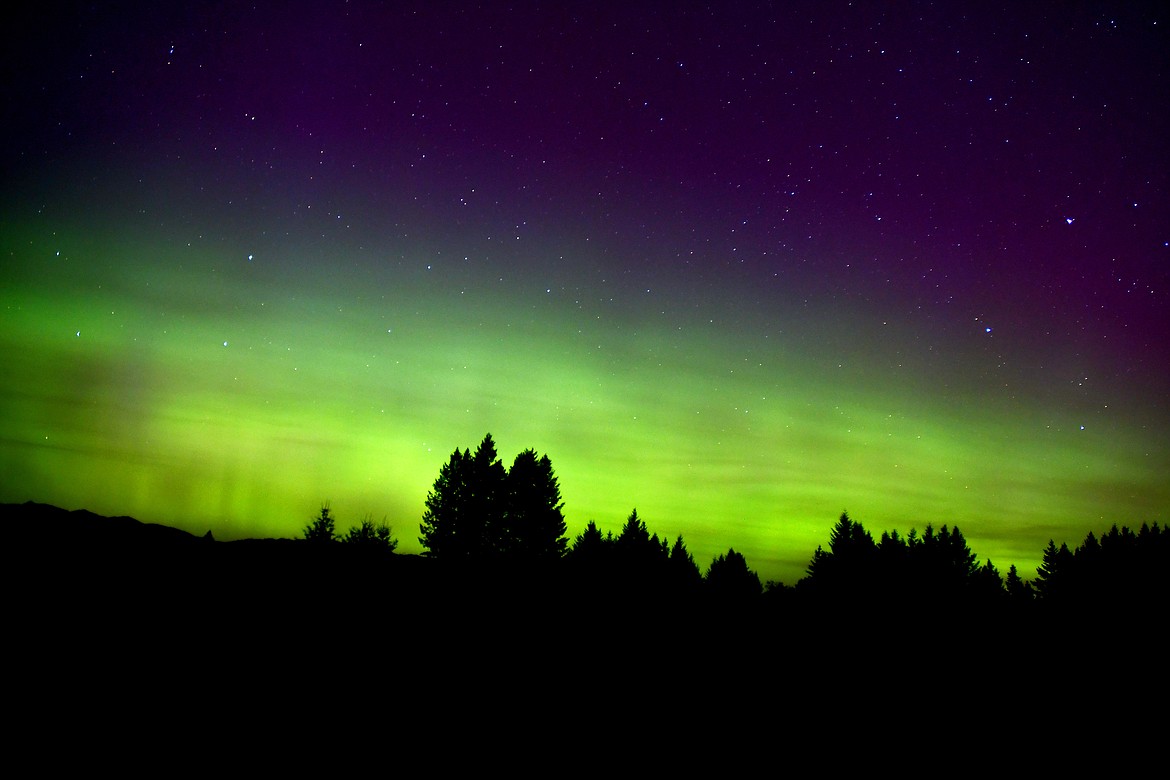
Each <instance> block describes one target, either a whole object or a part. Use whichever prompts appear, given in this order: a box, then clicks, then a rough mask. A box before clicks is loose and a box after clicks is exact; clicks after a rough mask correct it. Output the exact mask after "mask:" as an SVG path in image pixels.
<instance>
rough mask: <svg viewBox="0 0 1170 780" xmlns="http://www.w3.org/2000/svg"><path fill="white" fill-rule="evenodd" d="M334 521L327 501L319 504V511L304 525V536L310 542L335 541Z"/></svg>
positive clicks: (324, 542)
mask: <svg viewBox="0 0 1170 780" xmlns="http://www.w3.org/2000/svg"><path fill="white" fill-rule="evenodd" d="M335 526H336V523H335V521H334V519H333V514H332V513H331V511H330V509H329V502H328V501H326V502H325V503H324V504H322V505H321V511H320V512H319V513H318V514H317V516H316V517H315V518H313V521H312V522H311V523H309V524H308V525H307V526H306V527H305V531H304V536H305V539H307V540H308V541H310V542H314V543H316V544H326V543H329V542H335V541H337V532H336V528H335Z"/></svg>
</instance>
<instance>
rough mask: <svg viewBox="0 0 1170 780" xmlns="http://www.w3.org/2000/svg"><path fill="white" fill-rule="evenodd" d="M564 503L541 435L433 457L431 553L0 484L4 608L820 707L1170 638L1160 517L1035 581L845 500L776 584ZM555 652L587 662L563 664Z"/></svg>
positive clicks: (331, 661) (93, 644)
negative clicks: (702, 688) (685, 684)
mask: <svg viewBox="0 0 1170 780" xmlns="http://www.w3.org/2000/svg"><path fill="white" fill-rule="evenodd" d="M562 506H563V504H562V502H561V496H560V487H559V484H558V481H557V478H556V475H555V473H554V471H553V469H552V464H551V461H550V459H549V458H548V457H547V456H539V455H537V453H536V452H535V451H534V450H525V451H524V452H522V453H520V454H519V455H518V456H517V457H516V458H515V460H514V461H513V463H512V465H511V467H509V468H505V467H504V465H503V463H502V461H501V460H500V459H499V457H498V455H497V454H496V452H495V445H494V442H493V441H492V439H491V436H490V435H488V436H487V437H485V439H484V440H483V442H481V444H480V445H479V447H478V448H477V449H476V450H475V451H474V452H472V451H470V450H466V449H465V450H458V449H457V450H455V452H454V453H452V455H451V456H450V458H449V459H448V461H447V462H446V463H445V464H443V466H442V467H441V468H440V474H439V476H438V478H437V479H436V481H435V483H434V486H433V489H432V490H431V491H430V493H429V494H428V496H427V497H426V500H425V502H424V511H423V514H422V518H421V522H420V524H419V533H420V541H421V542H422V543H423V545H424V547H425V552H424V553H423V554H422V555H414V554H402V553H399V552H398V551H397V550H396V547H397V540H396V539H394V538H393V535H392V534H393V531H392V529H391V527H390V525H389V524H388V523H387V522H386V521H385V520H384V521H382V522H381V523H376V522H375V521H374V520H373V519H372V518H369V517H367V518H364V519H362V520H361V521H360V522H359V523H358V524H356V525H354V526H352V527H350V528H349V530H348V531H345V532H342V531H339V529H338V524H337V518H336V516H335V515H334V512H333V508H332V507H331V506H330V505H329V504H324V505H322V506H321V507H320V511H319V512H318V513H317V514H316V515H312V516H309V518H308V523H307V525H306V526H305V527H304V529H303V531H302V533H301V538H298V539H244V540H237V541H217V540H215V539H213V538H212V537H211V534H210V532H209V533H208V534H206V535H205V536H202V537H200V536H196V535H193V534H189V533H187V532H185V531H181V530H178V529H174V528H170V527H167V526H163V525H152V524H144V523H140V522H138V521H136V520H134V519H131V518H128V517H116V518H107V517H99V516H97V515H94V514H92V513H89V512H87V511H84V510H77V511H67V510H64V509H59V508H56V507H51V506H47V505H43V504H36V503H32V502H29V503H25V504H8V505H3V507H2V512H3V515H4V517H5V521H4V522H5V538H6V539H7V544H6V545H5V547H4V550H3V554H4V558H5V567H4V577H5V580H6V582H5V586H6V588H7V592H8V593H9V594H13V595H14V596H15V598H13V599H11V602H12V608H11V609H10V611H9V614H8V617H7V621H8V622H7V625H8V627H9V629H10V630H12V631H14V634H13V635H15V636H20V637H22V638H24V639H23V641H26V646H27V647H28V648H29V652H32V653H34V654H36V655H37V658H38V660H41V661H43V659H44V658H56V657H58V656H60V655H61V654H63V653H66V650H65V649H64V648H76V647H77V646H78V645H79V643H80V644H81V646H84V647H86V648H88V649H89V651H98V650H100V649H101V648H105V649H106V650H107V651H109V649H110V648H120V651H119V652H121V653H127V654H132V655H133V656H134V657H135V658H140V657H141V654H142V652H143V651H142V650H141V648H143V647H146V648H150V652H154V653H161V654H162V655H161V656H159V657H161V658H164V659H171V660H172V661H173V660H174V659H183V662H185V663H187V664H192V663H193V664H196V665H198V664H205V663H213V662H214V663H217V664H222V663H227V661H225V660H224V658H225V656H224V652H225V650H224V648H248V655H247V657H246V658H243V657H240V658H236V657H235V656H231V655H229V656H226V657H228V658H232V659H234V660H232V661H231V663H232V664H247V663H254V662H255V661H254V659H256V658H263V659H265V661H264V663H266V664H270V665H271V664H277V665H278V667H279V668H283V669H285V670H286V673H287V674H290V675H293V676H294V677H296V676H299V675H309V676H310V677H311V676H312V675H314V674H318V673H320V674H322V675H325V676H324V677H321V678H320V679H321V680H322V681H324V680H327V679H333V677H332V675H334V674H342V675H350V676H351V677H352V679H350V682H349V683H348V684H351V685H358V684H359V682H358V681H361V680H365V681H367V682H365V683H360V684H362V685H365V684H371V685H375V684H376V685H378V686H382V687H383V688H384V687H385V686H388V685H390V681H389V680H388V679H385V678H383V677H381V676H380V675H381V674H382V673H381V672H379V669H380V668H381V667H380V666H379V664H378V663H376V662H375V661H374V660H372V659H373V656H371V655H370V654H371V653H373V652H375V651H374V650H372V648H397V652H400V653H409V657H410V658H411V659H420V660H418V661H417V663H418V664H419V665H418V666H417V679H413V680H411V681H409V682H410V684H415V685H418V686H421V687H427V686H431V685H434V684H439V683H440V682H443V684H448V683H449V682H450V680H451V679H457V680H459V681H460V684H461V685H464V686H472V687H477V686H484V685H490V686H495V687H494V688H493V695H505V694H506V693H507V689H508V686H527V690H529V691H532V690H539V691H545V690H546V688H547V686H549V685H552V684H553V683H552V682H551V678H546V677H545V676H544V675H545V672H547V671H549V670H551V669H554V668H555V674H556V675H557V677H556V679H557V680H558V682H556V683H555V685H554V688H555V689H556V690H561V689H564V690H569V691H572V692H574V693H575V695H578V696H594V695H600V694H597V693H596V691H598V690H604V691H607V692H608V693H607V695H609V696H614V697H616V696H623V695H625V692H626V691H628V690H629V689H631V687H632V688H633V689H637V690H642V691H645V690H646V688H647V686H651V687H653V688H654V690H656V691H657V690H658V688H659V686H660V685H665V684H667V682H666V681H668V680H670V679H689V680H692V681H696V683H695V684H698V683H697V681H698V680H706V681H707V682H708V683H709V684H710V685H714V686H727V685H733V686H741V688H742V691H741V693H742V692H746V691H748V690H755V689H756V688H757V687H758V686H760V685H766V686H780V685H786V686H788V688H786V689H785V690H786V692H787V693H786V695H797V694H799V696H801V697H805V698H807V699H808V702H816V705H815V706H817V707H822V708H825V712H826V713H828V711H829V709H830V708H831V707H832V706H834V705H832V701H833V700H832V699H829V698H825V696H827V694H826V692H825V690H822V688H823V686H824V685H826V684H827V683H826V680H831V681H833V682H832V683H831V685H832V686H836V688H834V690H838V689H839V690H838V693H840V695H847V696H850V697H856V696H859V695H862V692H864V695H865V696H869V697H875V696H876V697H878V698H877V699H874V701H878V700H881V701H885V700H887V699H890V698H891V697H894V698H896V697H898V696H903V695H905V693H906V690H907V689H908V688H909V689H913V690H915V691H916V692H917V693H918V694H919V695H923V696H936V695H938V696H943V695H944V694H942V693H939V692H937V691H935V689H934V683H932V682H931V681H930V679H931V678H930V677H929V676H925V677H924V676H922V675H918V674H909V673H908V672H906V671H905V670H906V668H907V664H910V663H912V660H911V659H915V658H917V659H922V658H926V657H930V658H934V659H937V660H939V661H940V662H945V663H946V664H947V665H949V666H951V667H952V668H953V669H954V670H956V673H957V670H962V674H963V675H966V676H968V677H970V676H971V675H975V677H971V679H976V678H978V677H979V675H983V678H982V679H984V681H985V682H986V683H987V684H988V685H996V686H1003V685H1007V684H1008V682H1006V681H1008V680H1011V681H1014V682H1013V684H1015V685H1017V686H1019V685H1023V684H1025V683H1029V681H1034V680H1035V679H1038V677H1037V676H1038V675H1043V674H1051V673H1054V672H1053V670H1064V672H1056V673H1068V674H1071V673H1073V672H1072V670H1073V669H1074V668H1075V667H1078V666H1081V665H1083V664H1085V663H1090V662H1091V663H1096V662H1099V661H1100V659H1102V658H1113V659H1116V658H1118V657H1119V656H1121V655H1132V654H1135V653H1138V654H1140V653H1155V654H1156V653H1157V652H1158V651H1157V650H1156V648H1164V646H1165V640H1164V639H1162V638H1161V633H1162V629H1161V626H1162V624H1163V623H1164V612H1165V606H1166V604H1167V596H1168V595H1170V577H1168V572H1170V566H1168V564H1170V533H1168V532H1167V531H1166V529H1164V528H1162V527H1160V526H1159V525H1158V524H1157V523H1153V524H1150V525H1148V524H1145V523H1143V524H1142V525H1141V526H1140V528H1138V529H1137V530H1136V531H1135V530H1131V529H1130V528H1128V527H1125V526H1121V527H1118V526H1113V527H1111V528H1109V529H1108V530H1106V531H1105V532H1104V533H1102V534H1101V535H1100V536H1097V535H1096V534H1094V533H1092V532H1090V533H1089V534H1088V535H1087V536H1086V537H1085V539H1084V541H1083V542H1081V543H1080V544H1079V545H1076V546H1075V547H1073V548H1070V547H1069V546H1068V544H1067V543H1064V542H1062V543H1060V544H1057V543H1056V541H1055V540H1053V541H1052V542H1050V544H1049V545H1048V548H1047V549H1046V550H1045V551H1044V554H1043V565H1042V566H1041V567H1040V569H1039V571H1038V572H1037V576H1036V577H1035V578H1034V579H1031V580H1025V579H1024V578H1022V577H1021V576H1020V574H1019V573H1018V572H1017V571H1016V569H1015V567H1014V566H1012V567H1010V568H1009V570H1008V571H1007V573H1006V575H1001V574H1000V572H999V571H998V570H997V569H996V567H995V566H994V565H993V564H992V562H991V561H989V560H988V561H984V562H983V563H980V562H979V560H978V558H977V556H976V554H975V553H974V551H972V550H971V548H970V546H969V545H968V543H967V540H966V538H965V537H964V536H963V534H962V532H961V531H960V529H959V528H957V527H953V526H947V525H943V526H941V527H939V528H935V527H933V526H932V525H927V526H926V527H925V528H924V529H923V530H922V531H921V532H919V531H917V530H915V529H912V530H910V531H909V532H907V533H905V534H903V533H901V532H899V531H897V530H892V529H891V530H887V531H883V532H881V533H880V535H879V536H877V538H875V537H874V535H873V534H872V533H871V532H870V531H869V530H867V529H866V528H864V527H863V525H862V524H861V523H860V522H857V521H856V520H854V519H852V518H851V517H850V516H849V515H848V514H847V513H842V514H841V515H840V517H839V518H838V519H837V521H836V522H835V524H833V525H831V526H830V527H829V528H828V529H827V539H826V543H825V544H824V545H822V546H821V547H818V548H817V549H816V550H815V551H813V552H812V554H811V557H810V560H809V564H808V568H807V571H806V574H805V576H804V577H803V578H802V579H800V581H798V582H797V583H795V584H793V585H787V584H781V583H776V582H768V583H761V581H760V579H759V577H758V576H757V574H756V573H755V572H754V571H753V570H752V569H751V568H750V562H749V561H747V560H746V559H745V557H744V556H743V555H742V554H740V553H739V552H737V551H735V550H734V549H730V548H729V549H728V550H727V551H726V552H725V553H722V554H719V555H717V556H716V557H715V558H714V559H713V560H712V561H711V562H710V563H709V565H707V567H706V571H705V572H704V571H703V569H702V568H701V567H700V565H699V564H698V562H697V561H696V560H695V558H694V556H693V555H692V554H691V553H690V551H689V550H688V549H687V545H686V542H685V540H684V539H683V537H682V536H681V535H678V536H676V537H675V538H674V539H673V540H671V539H669V538H668V537H666V536H660V535H659V534H658V533H657V532H656V531H654V530H652V529H651V528H650V527H649V526H648V524H647V523H646V521H645V520H644V519H643V518H642V517H641V516H640V515H639V514H638V512H637V510H636V509H634V510H632V511H631V512H630V514H629V516H628V518H627V520H626V522H625V524H624V525H623V526H622V528H621V530H620V531H619V532H618V533H616V534H615V533H613V532H606V533H602V531H601V530H600V529H599V528H598V526H597V524H596V522H594V521H592V520H590V521H589V522H588V523H587V524H586V526H585V527H584V528H583V529H582V530H581V531H580V532H579V533H577V534H576V535H575V536H574V537H572V538H571V539H570V538H569V536H568V534H567V530H566V525H565V521H564V517H563V515H562V513H561V509H562ZM380 652H388V651H386V650H384V649H383V650H382V651H380ZM439 657H444V658H447V657H450V658H454V659H457V660H456V661H450V660H448V661H443V662H440V661H439V660H437V659H438V658H439ZM248 659H253V660H251V661H250V660H248ZM293 659H295V660H293ZM561 659H563V660H561ZM598 659H606V662H607V663H608V666H607V668H606V669H605V671H604V674H602V673H601V669H600V668H599V667H597V663H598ZM411 663H412V664H414V663H416V662H415V661H412V662H411ZM281 664H283V666H281ZM306 664H307V665H308V667H306V666H305V665H306ZM354 664H356V666H354ZM565 664H568V665H569V666H572V665H573V664H579V665H580V667H579V668H573V669H571V670H569V671H571V674H568V677H566V676H565V675H566V673H567V669H566V666H565ZM314 665H316V666H319V667H320V669H319V670H318V671H317V672H312V671H310V668H309V667H314ZM249 668H251V667H249ZM898 670H902V671H898ZM993 670H994V671H993ZM549 673H553V672H549ZM1005 675H1007V676H1005ZM370 681H374V682H370ZM444 681H445V682H444ZM781 681H788V682H784V683H782V682H781ZM847 681H848V682H847ZM322 684H324V682H322ZM1029 684H1030V683H1029ZM556 686H561V687H560V688H557V687H556ZM792 686H795V687H792ZM857 686H860V687H857ZM952 693H953V692H952ZM541 695H544V694H541ZM655 695H658V694H655ZM945 695H946V696H950V695H951V694H950V693H948V694H945ZM956 695H957V694H956ZM948 701H951V700H950V699H948ZM963 701H966V700H965V699H964V698H963V696H959V697H958V698H956V699H954V700H953V701H952V704H954V705H955V706H960V704H961V702H963ZM808 702H806V704H807V706H813V705H812V704H809V703H808ZM962 706H969V703H968V704H962Z"/></svg>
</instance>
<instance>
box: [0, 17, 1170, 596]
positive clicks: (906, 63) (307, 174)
mask: <svg viewBox="0 0 1170 780" xmlns="http://www.w3.org/2000/svg"><path fill="white" fill-rule="evenodd" d="M732 5H734V6H735V7H734V8H727V9H725V8H719V7H717V6H713V7H711V8H700V7H698V6H695V5H691V4H679V5H677V6H668V5H666V4H657V3H648V4H640V3H633V4H627V3H621V4H616V3H615V4H610V3H603V4H580V5H578V4H547V5H546V4H539V3H535V4H521V5H515V4H513V5H509V6H503V5H500V6H492V5H489V6H488V7H487V8H477V9H465V8H462V7H461V6H460V5H459V4H447V3H420V4H409V3H401V4H399V3H390V4H376V3H364V2H354V3H302V2H293V3H278V4H267V3H260V4H254V5H248V6H244V5H242V4H241V5H236V4H231V3H228V4H199V3H196V4H192V6H191V7H189V8H177V9H164V8H159V7H156V4H140V5H138V4H130V5H119V6H116V7H113V8H109V9H102V8H99V9H92V8H87V7H85V6H82V5H73V4H64V5H61V6H56V7H53V9H52V10H45V11H42V12H39V15H38V14H37V13H34V12H31V11H30V12H26V16H27V18H23V19H21V20H19V23H18V24H16V25H15V27H14V31H13V32H11V33H10V37H13V38H15V39H16V40H15V41H14V43H13V44H12V46H11V47H10V51H9V52H8V54H7V55H6V59H5V66H4V89H5V96H6V101H5V102H6V103H7V106H8V110H7V118H6V121H5V128H4V129H3V131H2V132H3V141H4V143H3V148H2V150H0V155H2V158H0V159H2V160H3V179H2V182H3V189H2V190H0V208H2V212H0V241H2V250H3V251H2V254H0V258H2V260H0V262H2V266H0V271H2V276H0V354H2V355H3V358H4V364H5V369H6V370H5V371H4V372H3V373H2V374H0V419H2V420H3V434H2V435H0V475H2V476H0V501H4V502H23V501H28V500H34V501H38V502H46V503H53V504H57V505H59V506H63V507H66V508H79V507H84V508H87V509H90V510H92V511H95V512H99V513H102V514H129V515H133V516H135V517H137V518H139V519H141V520H143V521H146V522H164V523H168V524H172V525H176V526H178V527H182V528H185V529H187V530H190V531H192V532H195V533H200V534H202V533H203V532H205V531H206V530H208V529H210V530H212V531H213V533H214V534H215V536H216V537H217V538H221V539H231V538H240V537H245V536H296V535H298V534H299V533H300V531H301V529H302V528H303V527H304V526H305V525H306V524H307V522H308V520H309V518H310V517H311V515H312V514H313V513H314V512H315V511H316V509H317V508H318V507H319V506H320V504H321V503H322V502H323V501H325V500H328V501H330V503H331V505H332V507H333V508H334V511H335V513H336V515H337V517H338V522H339V525H340V526H342V527H348V525H350V524H356V523H357V522H358V520H359V519H360V518H361V517H362V516H364V515H367V514H372V515H373V516H374V517H376V518H378V519H381V518H382V517H383V516H385V517H386V518H387V520H388V521H389V522H390V523H391V524H392V525H393V526H394V530H395V535H396V536H397V537H398V538H399V539H400V541H401V544H400V547H399V550H400V551H402V552H418V551H419V550H420V547H419V545H418V542H417V529H418V523H419V519H420V517H421V514H422V510H423V500H424V498H425V496H426V493H427V491H428V489H429V488H430V486H431V484H432V483H433V481H434V479H435V477H436V476H437V474H438V470H439V467H440V465H441V464H442V463H443V462H445V460H446V459H447V456H448V455H449V454H450V452H451V451H452V450H453V449H455V448H456V447H458V448H464V447H470V448H472V449H474V447H475V446H476V444H478V442H479V441H480V440H481V439H482V438H483V436H484V434H485V433H488V432H490V433H491V434H492V435H493V437H494V438H495V440H496V442H497V445H498V447H499V451H500V454H501V456H502V457H503V458H504V460H505V462H510V460H511V458H512V457H513V456H514V455H515V454H516V453H517V452H519V451H520V450H522V449H525V448H528V447H532V448H535V449H536V450H538V451H539V452H541V453H546V454H548V455H549V457H550V458H551V459H552V463H553V467H554V469H555V470H556V473H557V476H558V478H559V480H560V485H561V491H562V494H563V497H564V500H565V515H566V519H567V522H568V527H569V532H570V535H575V534H576V533H579V532H580V531H581V530H582V529H583V528H584V526H585V524H586V523H587V522H588V521H589V520H591V519H592V520H596V521H597V522H598V524H599V526H600V527H601V528H602V529H603V530H613V531H615V532H616V531H617V530H618V529H619V528H620V526H621V524H622V523H623V522H624V520H625V518H626V516H627V515H628V514H629V512H630V510H631V509H633V508H635V507H636V508H637V510H638V514H639V515H640V516H641V517H642V518H643V519H644V520H645V521H646V523H647V525H648V527H649V528H650V529H651V530H652V531H655V532H658V533H659V534H662V535H665V536H667V537H669V538H671V539H673V538H674V536H676V535H677V534H680V533H681V534H683V536H684V538H685V540H686V542H687V545H688V547H689V548H690V550H691V552H692V553H694V555H695V557H696V559H697V560H698V561H699V563H700V565H701V566H702V567H703V568H704V570H705V568H706V565H707V564H708V563H709V562H710V560H711V559H712V557H713V556H715V555H716V554H718V553H721V552H725V551H726V550H727V548H728V547H733V548H735V549H736V550H738V551H740V552H742V553H743V554H744V555H745V556H746V558H747V560H748V563H749V565H750V566H751V567H752V568H753V569H755V570H756V571H758V572H759V574H760V576H761V578H762V579H764V580H767V579H776V580H781V581H784V582H787V583H789V584H792V583H793V582H795V581H796V580H797V579H798V578H799V577H800V576H801V575H802V573H803V571H804V567H805V566H806V565H807V563H808V561H809V558H810V557H811V555H812V552H813V550H814V549H815V548H816V546H817V545H818V544H825V543H826V541H827V537H828V532H829V529H830V527H831V526H832V524H833V522H834V521H835V520H836V518H837V516H838V515H839V514H840V513H841V511H842V510H848V511H849V513H850V515H851V516H852V517H853V518H854V519H856V520H858V521H860V522H861V523H863V524H864V525H865V527H866V528H867V529H869V530H870V531H871V532H874V533H875V534H877V533H880V532H881V531H882V530H888V529H894V528H897V529H899V530H901V531H903V532H905V531H908V530H909V529H910V528H912V527H917V528H919V529H921V528H923V527H924V526H925V525H926V524H927V523H933V524H934V525H935V526H940V525H942V524H949V525H958V526H959V527H960V528H961V529H962V531H963V533H964V535H965V536H966V538H967V540H968V541H969V543H970V545H971V547H972V549H973V550H974V551H975V552H976V553H977V554H978V555H979V557H980V561H983V560H986V559H987V558H989V557H990V558H991V559H992V561H993V562H994V563H995V565H996V566H997V567H998V568H999V569H1000V571H1001V572H1006V570H1007V568H1008V566H1009V565H1011V564H1013V563H1014V564H1016V565H1017V566H1019V568H1020V570H1021V573H1022V574H1023V575H1024V576H1027V577H1030V576H1032V575H1033V573H1034V570H1035V566H1036V564H1037V563H1038V562H1039V559H1040V557H1041V554H1042V551H1043V548H1044V546H1045V545H1046V544H1047V542H1048V540H1049V539H1050V538H1055V539H1056V541H1057V543H1058V544H1059V543H1060V542H1061V541H1067V542H1069V544H1070V546H1071V545H1073V544H1075V543H1076V542H1078V541H1080V540H1081V539H1082V538H1083V537H1084V535H1085V534H1086V533H1087V532H1088V531H1090V530H1094V531H1097V532H1099V531H1101V530H1103V529H1105V528H1108V527H1109V526H1110V525H1112V524H1114V523H1117V524H1119V525H1122V524H1126V525H1129V526H1131V527H1136V526H1139V525H1140V524H1141V523H1142V522H1151V523H1152V522H1159V523H1162V524H1163V525H1164V524H1165V523H1167V521H1168V520H1170V515H1168V511H1170V484H1168V483H1170V480H1167V477H1166V475H1167V473H1168V472H1170V468H1168V467H1170V443H1168V442H1170V435H1168V434H1170V408H1168V400H1170V371H1168V369H1167V368H1166V366H1167V365H1168V364H1170V311H1168V307H1167V293H1168V292H1170V189H1168V185H1170V181H1168V170H1170V168H1168V162H1170V160H1168V152H1167V149H1168V147H1167V144H1166V142H1165V139H1166V138H1168V137H1170V127H1168V125H1170V123H1168V122H1167V107H1166V96H1167V94H1168V89H1167V87H1168V85H1167V78H1168V75H1170V70H1168V66H1170V40H1168V37H1170V36H1168V35H1167V29H1168V28H1170V18H1168V17H1167V16H1166V14H1165V11H1164V9H1163V10H1158V9H1156V8H1137V7H1131V6H1130V5H1129V4H1120V3H1119V4H1097V5H1077V6H1075V7H1073V6H1070V7H1068V8H1060V7H1055V6H1050V5H1049V4H1034V5H1033V4H1025V5H1024V6H1023V7H1017V5H1011V6H1010V7H1008V8H1006V9H997V8H995V7H989V6H986V5H985V4H974V3H972V4H944V6H945V7H939V6H938V5H934V6H932V5H929V4H925V3H908V4H899V5H898V6H897V8H888V7H885V6H883V5H881V4H867V3H860V4H858V3H842V2H831V3H792V4H778V5H777V6H771V5H762V4H761V5H756V4H748V5H740V4H732Z"/></svg>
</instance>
